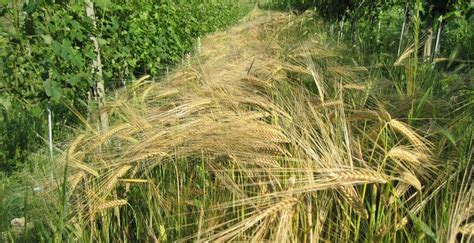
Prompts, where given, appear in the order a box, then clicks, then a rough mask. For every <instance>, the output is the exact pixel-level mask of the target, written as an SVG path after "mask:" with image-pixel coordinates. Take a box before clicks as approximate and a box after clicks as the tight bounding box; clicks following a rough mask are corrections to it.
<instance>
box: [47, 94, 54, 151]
mask: <svg viewBox="0 0 474 243" xmlns="http://www.w3.org/2000/svg"><path fill="white" fill-rule="evenodd" d="M47 110H48V143H49V155H50V156H51V159H52V158H53V125H52V121H51V120H52V119H51V101H48V108H47Z"/></svg>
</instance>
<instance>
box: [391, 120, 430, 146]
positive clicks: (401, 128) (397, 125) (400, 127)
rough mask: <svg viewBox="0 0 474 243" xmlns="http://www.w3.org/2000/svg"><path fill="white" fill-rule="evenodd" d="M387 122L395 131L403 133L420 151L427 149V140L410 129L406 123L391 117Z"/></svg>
mask: <svg viewBox="0 0 474 243" xmlns="http://www.w3.org/2000/svg"><path fill="white" fill-rule="evenodd" d="M388 124H389V125H390V127H392V128H393V129H394V130H395V131H396V132H398V133H400V134H401V135H403V136H404V137H405V138H406V139H408V141H410V143H411V144H412V145H413V146H415V148H417V149H419V150H421V151H429V149H428V145H429V142H428V141H427V140H426V139H424V138H422V137H421V136H420V135H418V134H417V133H416V132H415V131H413V129H411V128H410V127H409V126H408V125H407V124H405V123H403V122H401V121H398V120H396V119H391V120H390V121H389V122H388Z"/></svg>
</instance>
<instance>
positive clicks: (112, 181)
mask: <svg viewBox="0 0 474 243" xmlns="http://www.w3.org/2000/svg"><path fill="white" fill-rule="evenodd" d="M130 168H132V166H131V165H124V166H122V167H120V168H118V169H117V170H116V171H115V173H114V174H113V175H112V176H111V177H110V179H109V180H108V181H107V183H106V184H105V185H104V191H105V192H106V193H108V192H110V190H112V188H113V187H114V186H115V184H116V183H117V182H118V179H119V178H120V177H122V176H124V175H125V174H126V173H127V172H128V170H130Z"/></svg>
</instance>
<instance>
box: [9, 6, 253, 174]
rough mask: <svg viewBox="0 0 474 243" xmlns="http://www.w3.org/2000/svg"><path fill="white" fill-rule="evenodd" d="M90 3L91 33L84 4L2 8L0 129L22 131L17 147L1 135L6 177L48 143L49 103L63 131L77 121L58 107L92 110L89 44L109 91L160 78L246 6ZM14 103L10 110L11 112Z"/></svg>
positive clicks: (94, 78)
mask: <svg viewBox="0 0 474 243" xmlns="http://www.w3.org/2000/svg"><path fill="white" fill-rule="evenodd" d="M94 3H95V15H96V25H95V26H94V24H93V21H92V19H91V18H90V17H88V16H87V14H86V4H85V1H56V2H54V1H53V2H51V1H26V2H25V1H13V2H11V3H4V4H0V20H1V21H0V56H1V58H0V67H1V68H0V91H1V94H0V107H2V106H3V111H4V116H3V117H4V118H3V120H2V126H4V128H5V129H16V130H20V131H23V132H21V133H17V134H16V135H18V136H19V137H18V138H15V139H16V140H22V141H21V142H20V141H16V140H15V139H8V136H7V135H6V134H5V135H4V134H2V137H0V139H1V141H0V144H1V146H2V147H4V148H5V150H2V152H1V153H2V154H1V157H0V160H1V161H0V163H6V164H0V170H7V171H11V170H12V169H13V168H14V167H15V166H14V164H15V163H22V161H23V160H24V156H23V155H21V154H27V153H30V152H32V151H34V150H35V149H36V148H37V147H40V146H42V145H43V144H44V143H42V142H41V141H40V140H38V138H37V135H40V136H43V137H47V136H46V134H45V132H46V130H45V129H44V127H45V126H46V125H45V124H46V117H45V114H46V112H45V107H46V104H47V103H48V102H49V101H52V103H53V114H54V116H53V119H55V120H54V121H53V123H59V124H62V125H65V126H71V125H72V126H73V125H74V124H75V121H76V120H77V119H74V118H73V117H74V115H72V114H71V112H70V111H68V109H66V108H65V106H64V104H68V105H72V106H74V107H76V109H78V110H80V111H81V113H83V114H86V113H93V112H95V111H96V110H97V108H94V107H97V105H96V104H95V101H94V100H92V99H91V97H93V95H94V94H95V84H96V81H97V78H98V76H97V75H94V71H95V70H92V69H93V68H92V66H93V61H94V60H95V59H96V53H95V48H94V44H93V42H92V40H91V39H90V38H91V37H97V39H98V42H99V45H100V54H101V59H102V69H103V73H104V77H103V78H104V81H105V85H106V88H107V89H108V90H112V89H115V88H119V87H122V86H123V85H124V84H125V83H126V81H127V80H133V79H135V78H136V77H139V76H142V75H145V74H151V75H155V76H158V75H162V74H163V73H164V70H166V68H167V67H168V66H172V65H174V64H176V63H178V62H179V61H180V60H181V59H182V57H183V55H184V54H186V53H188V52H191V51H192V49H193V46H194V42H195V40H196V38H197V37H199V36H202V35H204V34H206V33H209V32H212V31H216V30H218V29H222V28H224V27H226V26H228V25H229V24H231V23H233V22H235V21H237V20H238V19H240V18H241V17H242V16H243V15H245V14H246V13H247V12H248V11H249V10H250V6H251V5H250V4H249V3H248V2H244V1H242V2H237V3H236V2H232V1H227V2H223V1H201V0H194V1H191V2H188V1H143V2H142V3H141V4H135V3H134V2H133V1H125V2H123V1H94ZM240 3H243V4H240ZM13 100H15V102H16V104H15V105H14V106H11V103H12V101H13ZM33 109H34V110H35V111H33ZM38 109H39V110H40V112H38V111H37V110H38ZM32 117H34V119H32ZM29 121H34V122H35V123H34V124H29V123H28V122H29ZM39 127H41V129H39ZM58 130H59V129H57V128H55V132H54V133H55V134H56V133H57V132H58ZM3 131H5V133H7V131H8V130H2V132H3ZM16 135H15V136H16ZM20 138H21V139H20ZM13 148H15V149H13ZM12 149H13V150H14V151H13V150H12ZM5 151H8V152H5ZM15 151H16V152H15ZM7 164H8V165H7Z"/></svg>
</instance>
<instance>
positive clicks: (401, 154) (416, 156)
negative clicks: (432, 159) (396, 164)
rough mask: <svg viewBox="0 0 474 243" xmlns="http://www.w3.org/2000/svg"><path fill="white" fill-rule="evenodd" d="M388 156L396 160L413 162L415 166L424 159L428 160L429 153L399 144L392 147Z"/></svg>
mask: <svg viewBox="0 0 474 243" xmlns="http://www.w3.org/2000/svg"><path fill="white" fill-rule="evenodd" d="M388 156H389V157H390V158H392V159H395V160H397V159H398V160H403V161H406V162H409V163H411V164H412V165H413V166H418V165H420V164H421V162H422V161H426V160H427V157H428V156H427V155H425V154H423V153H419V152H415V151H412V150H409V149H407V148H406V147H403V146H398V147H394V148H392V149H390V151H389V152H388Z"/></svg>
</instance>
